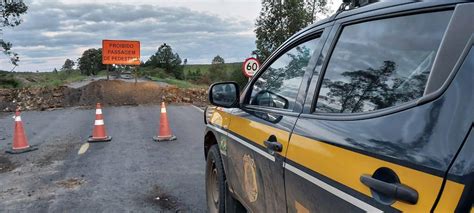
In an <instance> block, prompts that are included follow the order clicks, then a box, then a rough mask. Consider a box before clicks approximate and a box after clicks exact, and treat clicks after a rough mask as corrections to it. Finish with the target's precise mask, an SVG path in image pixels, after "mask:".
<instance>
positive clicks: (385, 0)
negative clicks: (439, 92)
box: [302, 0, 474, 31]
mask: <svg viewBox="0 0 474 213" xmlns="http://www.w3.org/2000/svg"><path fill="white" fill-rule="evenodd" d="M466 2H474V0H381V1H379V2H375V3H372V4H369V5H367V6H363V7H358V8H355V9H350V10H346V11H342V12H339V13H338V12H336V13H334V14H333V15H331V16H330V17H328V18H325V19H323V20H320V21H318V22H316V23H314V24H311V25H309V26H308V27H306V28H304V29H303V30H302V31H306V30H307V29H310V28H313V27H316V26H319V25H323V24H326V23H328V22H330V21H333V20H335V19H341V18H345V17H348V16H352V15H356V14H362V13H366V12H370V11H376V10H381V9H385V8H394V9H396V8H397V7H399V8H400V9H402V8H403V9H404V10H406V9H410V8H411V9H415V8H423V7H435V6H442V5H450V4H459V3H466ZM402 5H403V6H404V7H401V6H402Z"/></svg>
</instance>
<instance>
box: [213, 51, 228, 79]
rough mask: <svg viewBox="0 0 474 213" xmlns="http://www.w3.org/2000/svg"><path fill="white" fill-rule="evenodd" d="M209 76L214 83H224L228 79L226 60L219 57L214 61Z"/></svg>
mask: <svg viewBox="0 0 474 213" xmlns="http://www.w3.org/2000/svg"><path fill="white" fill-rule="evenodd" d="M209 75H210V76H209V77H210V79H211V81H212V82H216V81H224V80H226V79H227V73H226V69H225V65H224V59H223V58H222V57H220V56H219V55H217V56H216V57H214V58H213V59H212V64H211V67H209Z"/></svg>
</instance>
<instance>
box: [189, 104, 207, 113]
mask: <svg viewBox="0 0 474 213" xmlns="http://www.w3.org/2000/svg"><path fill="white" fill-rule="evenodd" d="M191 106H193V107H194V108H196V109H197V110H199V111H201V112H204V110H203V109H201V108H199V107H197V106H196V105H192V104H191Z"/></svg>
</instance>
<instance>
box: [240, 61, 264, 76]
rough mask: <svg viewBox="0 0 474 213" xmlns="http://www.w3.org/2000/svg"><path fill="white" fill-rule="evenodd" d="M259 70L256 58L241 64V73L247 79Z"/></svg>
mask: <svg viewBox="0 0 474 213" xmlns="http://www.w3.org/2000/svg"><path fill="white" fill-rule="evenodd" d="M259 68H260V62H259V61H258V60H257V59H256V58H247V59H245V62H244V63H243V64H242V72H243V73H244V75H245V77H247V78H251V77H252V76H253V75H254V74H255V73H256V72H257V71H258V69H259Z"/></svg>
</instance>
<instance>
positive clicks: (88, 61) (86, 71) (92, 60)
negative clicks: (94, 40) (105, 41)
mask: <svg viewBox="0 0 474 213" xmlns="http://www.w3.org/2000/svg"><path fill="white" fill-rule="evenodd" d="M78 66H79V70H80V71H81V74H83V75H97V73H99V71H100V70H104V69H106V67H105V65H103V64H102V48H99V49H94V48H91V49H88V50H86V51H84V53H82V57H80V58H79V61H78Z"/></svg>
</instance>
